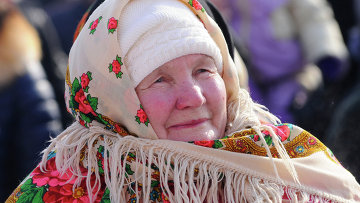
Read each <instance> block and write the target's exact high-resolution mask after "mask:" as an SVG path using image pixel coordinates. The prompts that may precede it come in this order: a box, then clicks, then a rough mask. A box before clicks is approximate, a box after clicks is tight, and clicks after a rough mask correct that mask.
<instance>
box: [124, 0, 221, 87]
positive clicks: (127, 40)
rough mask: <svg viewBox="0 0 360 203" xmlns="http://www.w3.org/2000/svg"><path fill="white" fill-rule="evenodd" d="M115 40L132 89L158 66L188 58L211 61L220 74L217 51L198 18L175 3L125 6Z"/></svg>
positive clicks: (169, 0)
mask: <svg viewBox="0 0 360 203" xmlns="http://www.w3.org/2000/svg"><path fill="white" fill-rule="evenodd" d="M139 14H141V15H139ZM118 37H119V44H120V49H121V50H122V51H123V53H124V56H125V57H124V58H125V64H127V68H128V70H129V71H130V75H131V77H132V79H133V80H134V83H135V86H137V85H138V84H139V83H140V82H141V81H142V80H143V79H144V78H145V77H146V76H147V75H148V74H150V73H151V72H152V71H153V70H155V69H156V68H158V67H159V66H161V65H163V64H164V63H166V62H168V61H170V60H172V59H175V58H178V57H181V56H184V55H188V54H196V53H197V54H199V53H200V54H205V55H208V56H210V57H212V58H213V59H214V61H215V64H216V66H217V68H218V71H219V73H221V72H222V58H221V54H220V50H219V48H218V47H217V46H216V44H215V42H214V41H213V40H212V38H211V37H210V35H209V33H208V32H207V31H206V29H204V25H203V24H202V23H201V21H200V20H199V19H198V17H196V16H195V15H194V13H193V12H191V10H190V9H189V8H187V7H186V6H185V5H184V4H183V3H181V2H179V1H172V0H160V1H148V0H138V1H131V2H129V3H128V4H127V5H126V6H125V7H124V10H123V12H122V14H121V16H120V18H119V31H118Z"/></svg>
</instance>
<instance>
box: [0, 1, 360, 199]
mask: <svg viewBox="0 0 360 203" xmlns="http://www.w3.org/2000/svg"><path fill="white" fill-rule="evenodd" d="M209 1H210V2H211V3H212V4H214V5H215V6H216V7H217V8H218V9H219V11H220V13H221V14H222V15H223V17H224V18H225V19H226V21H227V23H228V27H229V29H230V30H231V32H232V34H233V41H234V44H235V47H236V49H237V51H238V52H239V53H240V55H241V57H242V59H243V60H244V62H245V64H246V68H247V73H245V72H244V73H243V74H248V75H247V78H248V79H249V82H248V84H247V85H246V86H245V88H247V89H248V91H249V92H250V94H251V96H252V98H253V99H254V100H255V101H256V102H258V103H260V104H263V105H265V106H267V107H268V108H269V110H270V111H271V112H272V113H274V114H275V115H276V116H278V117H279V118H280V119H281V121H282V122H285V123H293V124H296V125H298V126H300V127H302V128H304V129H305V130H307V131H309V132H310V133H312V134H313V135H315V136H316V137H318V138H319V139H320V140H321V141H322V142H323V143H324V144H325V145H327V146H328V147H329V148H330V149H331V150H332V151H333V152H334V154H335V155H336V157H337V158H338V160H339V161H340V163H341V164H342V165H343V166H344V167H345V168H347V169H348V170H349V171H350V172H352V173H353V174H354V176H356V178H357V180H358V181H360V156H357V155H358V154H359V153H360V147H359V145H360V132H358V129H357V126H358V125H360V116H359V115H360V84H359V77H360V73H359V65H360V0H347V1H335V0H273V1H268V0H209ZM92 2H93V0H0V72H1V74H0V108H1V110H2V113H1V114H0V150H1V152H0V163H1V166H0V180H1V181H0V201H2V200H5V199H6V198H7V197H8V196H9V195H10V193H11V192H12V191H13V190H14V189H15V187H16V186H17V185H18V184H19V183H20V181H22V180H23V179H24V178H25V177H26V175H28V174H29V173H30V172H31V170H32V169H33V168H34V167H35V166H36V165H37V163H38V162H39V161H40V156H39V154H40V152H41V150H43V149H44V147H46V146H47V142H48V141H49V139H50V137H54V136H56V135H57V134H58V133H59V132H61V130H63V129H64V128H66V127H67V126H69V125H70V124H71V123H72V122H73V119H72V117H71V115H70V114H69V113H67V111H66V108H65V102H64V77H65V71H66V67H67V60H68V53H69V51H70V48H71V45H72V41H73V35H74V32H75V29H76V26H77V24H78V22H79V21H80V19H81V17H82V15H83V14H84V13H85V12H86V10H87V9H88V7H89V6H90V5H91V3H92Z"/></svg>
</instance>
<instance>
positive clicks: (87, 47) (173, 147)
mask: <svg viewBox="0 0 360 203" xmlns="http://www.w3.org/2000/svg"><path fill="white" fill-rule="evenodd" d="M149 1H150V0H149ZM174 1H175V0H174ZM128 2H129V0H106V1H104V2H103V3H102V4H101V5H99V6H98V7H97V9H96V10H95V11H94V12H93V13H92V14H91V15H90V16H89V19H88V20H87V21H86V23H84V24H82V23H80V28H81V27H82V29H81V31H80V32H79V35H78V37H77V38H76V40H75V43H74V46H73V48H72V50H71V53H70V60H69V68H68V71H67V76H66V82H67V83H66V84H67V90H66V93H65V95H66V102H67V105H68V109H69V111H70V112H71V113H72V114H73V115H74V116H75V117H76V119H77V122H75V123H74V124H73V125H72V126H70V127H68V128H67V129H66V130H65V131H64V132H63V133H61V134H60V135H59V136H57V137H56V138H54V139H53V140H52V141H51V144H50V146H49V147H48V148H47V149H46V150H44V155H43V159H42V162H41V164H40V166H39V167H38V168H37V169H35V170H34V171H33V172H32V173H31V174H30V175H29V177H28V178H27V179H25V180H24V181H23V183H22V184H21V185H20V186H19V187H18V188H17V189H16V190H15V191H14V193H13V194H12V195H11V197H10V198H9V201H14V200H15V202H16V201H17V200H21V201H32V200H34V201H35V200H38V199H40V200H43V201H45V200H46V201H52V200H59V201H79V200H80V201H90V202H100V201H101V202H108V201H113V202H204V201H206V202H219V201H221V200H222V201H223V202H283V201H289V202H354V201H360V195H359V194H360V185H359V184H358V183H357V182H356V180H355V178H354V177H353V176H352V175H351V174H350V173H349V172H348V171H346V169H344V168H343V167H342V166H341V165H340V164H339V163H338V162H337V160H336V159H335V158H334V156H333V155H332V153H331V151H330V150H329V149H328V148H327V147H325V146H324V145H323V144H322V143H321V142H320V141H319V140H318V139H316V138H315V137H314V136H312V135H311V134H310V133H308V132H306V131H304V130H303V129H301V128H299V127H297V126H294V125H291V124H281V125H277V126H272V125H268V124H264V125H261V126H260V127H259V126H252V129H245V130H244V129H242V130H239V131H238V132H235V133H233V134H231V135H229V136H226V137H224V138H222V139H219V140H209V141H195V142H189V143H186V142H179V141H171V140H163V139H157V137H156V135H155V133H154V131H153V130H152V128H151V125H150V123H149V120H148V119H147V117H146V114H145V113H144V109H143V108H142V105H141V104H140V102H139V99H138V98H137V96H136V93H135V90H134V88H135V87H134V85H132V81H131V80H130V79H129V77H128V71H127V69H126V64H125V63H124V59H123V58H122V57H123V55H122V52H121V50H120V49H119V48H118V44H117V43H116V42H117V37H116V35H115V33H116V32H117V29H118V27H117V26H116V25H117V23H116V20H117V17H118V16H119V14H120V13H121V10H122V8H124V6H125V5H126V4H127V3H128ZM181 2H183V3H184V4H185V5H187V6H188V7H189V9H191V10H192V11H193V12H194V13H195V14H196V15H197V16H198V17H199V19H200V20H201V21H202V22H203V23H204V26H205V28H206V29H207V31H208V32H209V34H210V36H211V37H212V38H213V39H214V41H215V42H216V43H217V45H218V46H219V48H220V50H221V54H222V57H223V70H224V71H223V75H222V78H223V79H224V81H225V85H226V91H227V96H228V98H227V102H228V103H231V102H232V101H234V100H236V96H237V95H236V93H237V92H239V91H240V88H239V85H238V84H239V81H238V78H237V74H236V68H235V66H234V63H233V62H232V60H231V58H230V56H229V53H228V51H227V47H226V43H225V40H224V37H223V36H222V33H221V31H220V29H219V27H218V26H217V25H216V23H215V22H214V21H213V20H212V19H211V18H210V17H208V16H207V14H206V12H205V11H204V9H203V8H202V6H201V5H200V4H199V3H198V2H197V0H189V1H185V0H181ZM86 18H87V17H86V15H85V17H84V19H83V21H82V22H85V20H86ZM104 38H105V39H107V40H104ZM244 119H246V118H244ZM79 123H80V124H81V125H82V126H81V125H80V124H79ZM83 126H85V127H83ZM112 131H113V132H112ZM128 135H130V136H128ZM131 135H133V136H131ZM134 136H137V137H134ZM290 158H291V159H290ZM91 194H92V195H91Z"/></svg>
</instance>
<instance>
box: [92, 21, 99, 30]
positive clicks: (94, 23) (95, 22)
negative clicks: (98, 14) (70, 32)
mask: <svg viewBox="0 0 360 203" xmlns="http://www.w3.org/2000/svg"><path fill="white" fill-rule="evenodd" d="M98 24H99V19H96V20H95V21H94V22H93V23H92V25H91V28H90V29H91V30H94V29H96V27H97V26H98Z"/></svg>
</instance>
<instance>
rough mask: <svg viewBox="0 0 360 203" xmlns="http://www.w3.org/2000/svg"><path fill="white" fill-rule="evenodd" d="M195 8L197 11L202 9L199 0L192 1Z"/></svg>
mask: <svg viewBox="0 0 360 203" xmlns="http://www.w3.org/2000/svg"><path fill="white" fill-rule="evenodd" d="M192 4H193V7H194V8H195V10H200V9H202V6H201V4H200V3H199V2H198V1H197V0H193V1H192Z"/></svg>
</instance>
